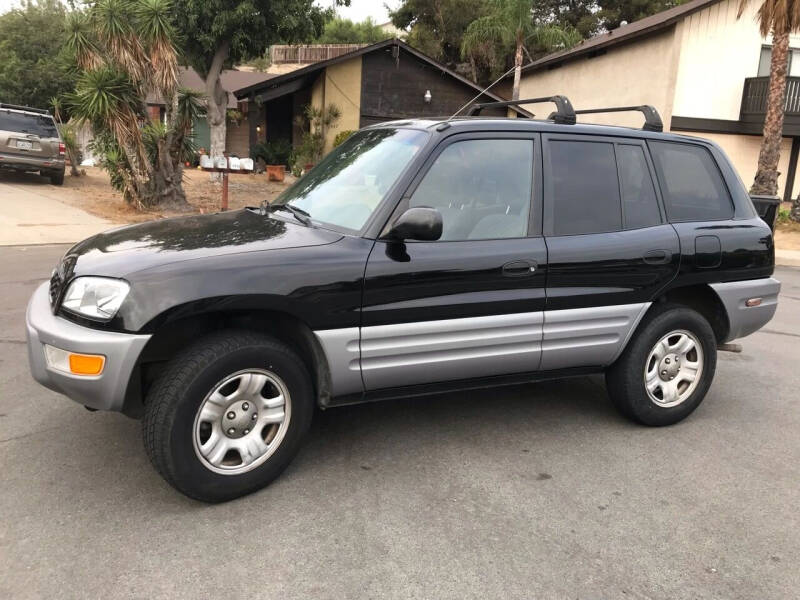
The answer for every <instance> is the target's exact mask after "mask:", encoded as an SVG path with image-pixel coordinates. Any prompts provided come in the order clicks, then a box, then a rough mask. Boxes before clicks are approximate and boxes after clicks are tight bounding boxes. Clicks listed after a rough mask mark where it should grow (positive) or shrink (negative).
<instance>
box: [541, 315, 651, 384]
mask: <svg viewBox="0 0 800 600" xmlns="http://www.w3.org/2000/svg"><path fill="white" fill-rule="evenodd" d="M650 304H651V303H650V302H641V303H635V304H619V305H615V306H593V307H589V308H572V309H567V310H551V311H547V312H546V313H545V318H544V335H543V341H542V364H541V369H542V370H543V371H549V370H552V369H562V368H569V367H595V366H596V367H605V366H608V365H610V364H611V363H613V362H614V361H615V360H616V359H617V357H618V356H619V355H620V354H621V353H622V351H623V350H624V349H625V346H626V345H627V343H628V340H629V339H630V337H631V335H632V334H633V331H634V330H635V329H636V326H637V325H638V324H639V321H641V319H642V317H643V316H644V314H645V312H647V309H648V308H649V307H650Z"/></svg>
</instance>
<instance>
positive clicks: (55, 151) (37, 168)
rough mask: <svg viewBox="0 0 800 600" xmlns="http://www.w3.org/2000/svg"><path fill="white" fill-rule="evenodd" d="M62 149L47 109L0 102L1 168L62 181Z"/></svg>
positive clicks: (60, 183)
mask: <svg viewBox="0 0 800 600" xmlns="http://www.w3.org/2000/svg"><path fill="white" fill-rule="evenodd" d="M65 150H66V148H65V146H64V142H62V141H61V136H60V135H59V133H58V128H57V127H56V123H55V121H54V120H53V117H51V116H50V114H49V113H48V112H47V111H46V110H42V109H38V108H29V107H27V106H15V105H13V104H0V170H3V169H4V170H9V171H19V172H23V173H24V172H38V173H39V174H40V175H42V176H43V177H49V178H50V183H52V184H53V185H62V184H63V183H64V153H65Z"/></svg>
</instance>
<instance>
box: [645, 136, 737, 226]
mask: <svg viewBox="0 0 800 600" xmlns="http://www.w3.org/2000/svg"><path fill="white" fill-rule="evenodd" d="M648 144H649V146H650V152H651V154H652V156H653V162H654V163H655V166H656V170H657V171H658V175H659V179H660V181H661V185H662V190H661V191H662V193H663V195H664V204H665V206H666V209H667V216H668V217H669V219H670V221H715V220H721V219H729V218H731V217H732V216H733V204H732V202H731V197H730V194H729V193H728V188H727V187H726V186H725V182H724V181H723V180H722V175H721V174H720V172H719V168H718V167H717V164H716V162H714V159H713V157H712V156H711V154H710V153H709V151H708V150H706V149H705V148H702V147H700V146H696V145H693V144H680V143H674V142H653V141H650V142H648Z"/></svg>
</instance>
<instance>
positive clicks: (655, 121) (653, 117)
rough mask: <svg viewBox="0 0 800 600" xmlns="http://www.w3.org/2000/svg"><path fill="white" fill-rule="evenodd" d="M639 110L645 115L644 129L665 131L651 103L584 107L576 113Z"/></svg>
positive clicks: (587, 113) (659, 116)
mask: <svg viewBox="0 0 800 600" xmlns="http://www.w3.org/2000/svg"><path fill="white" fill-rule="evenodd" d="M633 111H637V112H640V113H642V114H643V115H644V125H643V126H642V129H644V130H645V131H664V124H663V123H662V121H661V115H659V114H658V111H657V110H656V109H655V108H654V107H652V106H650V105H649V104H642V105H641V106H612V107H609V108H584V109H582V110H576V111H575V114H576V115H589V114H595V113H611V112H633Z"/></svg>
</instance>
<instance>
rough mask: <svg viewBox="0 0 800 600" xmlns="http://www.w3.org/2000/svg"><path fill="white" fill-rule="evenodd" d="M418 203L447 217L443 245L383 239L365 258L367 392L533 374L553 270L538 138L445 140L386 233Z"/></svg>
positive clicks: (363, 350) (363, 365)
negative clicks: (548, 277) (548, 273)
mask: <svg viewBox="0 0 800 600" xmlns="http://www.w3.org/2000/svg"><path fill="white" fill-rule="evenodd" d="M417 206H429V207H435V208H437V209H438V210H439V211H440V212H441V214H442V218H443V233H442V236H441V238H440V239H439V240H437V241H432V242H422V241H406V242H398V241H393V240H390V239H378V240H377V242H376V244H375V246H374V247H373V250H372V252H371V254H370V257H369V260H368V262H367V267H366V273H365V280H364V297H363V298H364V299H363V310H362V329H361V369H362V377H363V379H364V386H365V389H366V390H367V391H371V390H376V389H381V388H389V387H400V386H409V385H417V384H424V383H432V382H444V381H451V380H457V379H471V378H476V377H484V376H488V375H502V374H508V373H518V372H519V373H521V372H528V371H535V370H537V369H538V367H539V359H540V351H541V347H540V344H541V327H542V311H543V310H544V305H545V296H544V286H545V280H546V271H547V249H546V246H545V243H544V239H543V238H542V237H541V160H540V140H539V138H538V136H537V135H536V134H530V133H529V134H506V135H504V134H491V135H489V134H471V135H458V136H452V137H451V138H448V139H446V140H445V141H443V142H442V143H441V144H440V145H439V146H438V147H437V148H436V149H435V150H434V152H433V153H432V155H431V157H430V158H429V160H428V161H427V162H426V164H425V165H424V166H423V167H422V169H421V171H420V173H419V174H418V175H417V176H416V178H415V179H414V181H413V182H412V183H411V185H410V187H409V188H408V190H407V191H406V193H405V194H404V197H403V199H402V200H401V201H400V203H399V205H398V207H397V208H396V210H395V212H394V213H393V215H392V217H391V218H390V220H389V222H388V223H387V226H386V228H385V229H384V233H385V232H386V231H388V228H389V227H390V225H391V223H392V222H393V221H394V219H396V218H397V217H398V216H399V215H400V214H402V213H403V212H404V211H405V210H406V209H408V208H410V207H417Z"/></svg>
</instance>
